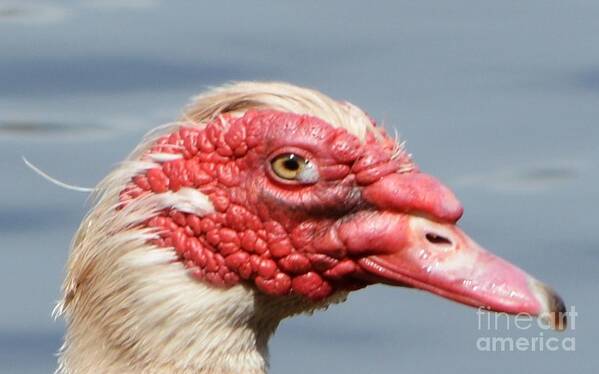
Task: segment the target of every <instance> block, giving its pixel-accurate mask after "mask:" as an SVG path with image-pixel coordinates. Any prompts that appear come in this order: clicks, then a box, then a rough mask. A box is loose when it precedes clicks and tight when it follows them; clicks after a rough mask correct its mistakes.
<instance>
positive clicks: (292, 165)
mask: <svg viewBox="0 0 599 374" xmlns="http://www.w3.org/2000/svg"><path fill="white" fill-rule="evenodd" d="M283 166H284V167H285V169H287V170H291V171H296V170H298V169H299V167H300V165H299V162H297V160H296V159H294V158H288V159H287V160H285V161H284V162H283Z"/></svg>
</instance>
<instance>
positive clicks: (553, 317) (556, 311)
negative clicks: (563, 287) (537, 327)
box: [539, 283, 568, 331]
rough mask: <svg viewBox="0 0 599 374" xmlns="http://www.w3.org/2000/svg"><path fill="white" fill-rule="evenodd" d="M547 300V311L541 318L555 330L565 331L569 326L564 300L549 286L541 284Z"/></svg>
mask: <svg viewBox="0 0 599 374" xmlns="http://www.w3.org/2000/svg"><path fill="white" fill-rule="evenodd" d="M539 286H540V288H541V289H542V292H543V294H544V296H545V300H547V304H546V305H547V310H546V311H543V312H542V315H541V318H542V319H543V320H545V322H547V323H548V324H549V325H550V326H551V327H552V328H553V329H555V330H557V331H564V330H565V329H566V327H567V326H568V310H567V308H566V304H565V303H564V300H563V299H562V298H561V297H560V296H559V295H558V294H557V293H556V292H555V291H554V290H553V289H552V288H550V287H549V286H547V285H545V284H542V283H539Z"/></svg>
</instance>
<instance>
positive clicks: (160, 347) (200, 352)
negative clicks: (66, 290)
mask: <svg viewBox="0 0 599 374" xmlns="http://www.w3.org/2000/svg"><path fill="white" fill-rule="evenodd" d="M172 260H173V259H172V258H170V253H168V252H165V251H164V250H155V249H154V250H152V249H148V248H143V247H142V248H141V249H138V250H133V251H131V252H129V254H128V255H127V256H125V257H123V258H122V260H119V261H116V262H114V263H112V264H105V266H109V267H110V268H111V272H110V273H106V272H102V267H103V265H102V264H97V265H98V266H97V267H95V268H94V269H91V270H90V274H88V277H87V279H85V280H84V282H82V283H81V284H79V286H78V289H77V293H76V295H74V298H73V299H72V300H70V301H69V306H68V307H67V309H66V313H67V321H68V331H67V334H66V337H65V344H64V346H63V348H62V350H61V355H60V369H59V373H69V374H71V373H73V374H75V373H91V372H95V373H101V372H106V373H129V372H131V373H139V372H144V373H155V372H156V373H157V372H169V373H215V374H218V373H222V374H225V373H227V374H228V373H264V372H265V371H266V367H267V342H268V339H269V337H270V336H271V335H272V333H273V332H274V330H275V328H276V327H277V325H278V323H279V322H280V320H281V319H282V318H283V316H282V315H277V314H276V313H269V312H268V310H266V309H267V308H268V306H267V303H266V301H265V300H261V299H260V297H259V296H258V295H256V294H255V292H254V291H253V290H251V289H248V288H246V287H244V286H237V287H233V288H230V289H227V290H222V289H217V288H213V287H210V286H207V285H204V284H202V283H200V282H197V281H195V280H193V279H192V278H191V277H190V276H189V275H188V274H187V270H186V269H185V268H184V266H183V265H182V264H181V263H179V262H174V261H172Z"/></svg>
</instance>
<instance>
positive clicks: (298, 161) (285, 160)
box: [271, 153, 309, 180]
mask: <svg viewBox="0 0 599 374" xmlns="http://www.w3.org/2000/svg"><path fill="white" fill-rule="evenodd" d="M308 162H309V161H308V160H306V159H304V158H303V157H300V156H298V155H296V154H293V153H286V154H283V155H280V156H277V157H275V158H274V159H273V160H272V161H271V166H272V170H273V171H274V173H275V174H276V175H277V176H278V177H279V178H283V179H286V180H295V179H297V178H298V176H299V175H300V174H301V173H302V171H303V170H304V168H305V167H306V165H307V164H308Z"/></svg>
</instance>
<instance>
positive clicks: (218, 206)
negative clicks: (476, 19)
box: [120, 110, 397, 300]
mask: <svg viewBox="0 0 599 374" xmlns="http://www.w3.org/2000/svg"><path fill="white" fill-rule="evenodd" d="M285 147H294V148H293V149H301V150H304V151H306V152H309V153H310V154H309V157H310V158H311V159H312V160H313V161H314V162H317V163H318V165H319V172H320V176H321V180H320V181H319V182H318V183H316V184H314V185H310V186H301V187H302V188H301V189H300V188H298V186H285V185H281V184H277V183H276V181H273V180H272V178H269V177H268V171H267V165H268V157H269V156H270V155H271V154H272V152H275V151H277V150H279V149H285ZM392 152H393V146H392V143H391V142H390V141H388V142H380V141H379V140H375V139H374V138H370V140H367V141H366V143H365V144H363V143H361V142H360V141H359V140H358V139H357V138H356V137H355V136H353V135H351V134H349V133H348V132H347V131H346V130H344V129H339V128H334V127H333V126H331V125H329V124H327V123H326V122H324V121H322V120H320V119H318V118H315V117H310V116H301V115H296V114H292V113H282V112H277V111H274V110H260V111H248V112H247V113H245V115H243V116H242V117H239V118H234V117H231V116H229V115H224V116H222V117H220V118H219V119H216V120H214V121H212V122H210V123H208V124H207V125H205V126H192V125H190V126H183V127H181V128H179V129H178V130H176V131H174V132H173V133H171V134H168V135H165V136H163V137H161V138H160V139H158V141H156V143H155V144H154V145H152V146H151V148H150V149H149V150H148V151H147V152H146V154H145V156H143V157H142V158H148V159H149V158H150V156H149V155H150V154H152V153H173V154H180V155H181V156H182V158H180V159H176V160H171V161H164V162H161V163H159V164H157V166H156V167H154V168H152V169H150V170H147V172H145V173H143V174H140V175H137V176H135V177H134V178H133V179H132V180H131V182H130V183H129V184H128V185H127V186H126V188H125V189H124V190H123V191H122V192H121V195H120V199H121V202H122V203H123V204H127V203H128V202H129V201H131V200H132V199H136V198H138V197H140V196H143V195H146V194H161V193H165V192H167V191H172V192H177V191H178V190H180V189H181V188H183V187H189V188H194V189H197V190H198V191H200V192H202V193H203V194H205V195H207V196H208V197H209V198H210V200H211V202H212V204H213V206H214V208H215V212H214V213H211V214H208V215H205V216H202V217H200V216H197V215H194V214H190V213H185V212H181V211H178V210H176V209H174V208H173V209H165V210H163V211H162V212H160V214H158V215H156V216H154V217H152V218H150V219H148V220H147V221H146V222H145V223H144V225H145V226H146V227H150V228H156V229H157V231H158V232H159V235H160V238H159V239H156V240H154V241H153V243H154V244H155V245H157V246H160V247H172V248H174V249H175V250H176V252H177V254H178V255H179V257H180V259H181V261H183V262H184V264H185V265H186V266H187V267H188V268H189V269H190V270H191V271H192V273H193V275H194V276H196V277H197V278H198V279H201V280H203V281H206V282H208V283H210V284H212V285H216V286H232V285H235V284H238V283H240V282H249V283H253V284H254V285H255V286H256V287H257V288H258V289H260V290H261V291H263V292H265V293H267V294H270V295H289V294H293V293H295V294H300V295H304V296H306V297H308V298H310V299H313V300H318V299H322V298H325V297H327V296H329V295H331V294H332V293H333V292H335V290H338V289H355V288H358V287H361V286H363V283H362V281H358V280H356V279H354V278H351V277H347V276H346V275H348V274H352V272H355V271H357V269H358V267H357V265H356V264H355V262H354V260H353V259H351V258H346V256H347V251H346V249H345V248H344V246H343V243H340V242H338V239H336V238H334V237H332V236H331V235H330V232H331V230H330V229H331V227H332V226H333V225H334V224H335V222H336V220H337V219H339V218H340V217H342V216H343V215H345V214H346V213H348V212H349V211H351V209H353V208H354V207H356V206H357V205H359V204H361V203H363V201H362V199H361V197H360V195H359V194H356V188H358V187H357V186H358V185H365V184H368V183H371V182H372V181H375V180H377V179H379V178H380V177H381V175H384V174H385V173H389V172H390V171H393V170H392V169H393V168H395V169H397V165H396V163H395V162H391V161H390V159H391V154H392ZM389 165H391V166H389ZM377 167H378V168H377Z"/></svg>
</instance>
